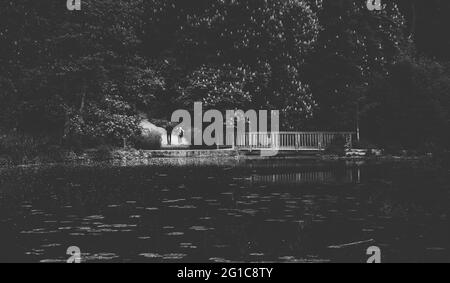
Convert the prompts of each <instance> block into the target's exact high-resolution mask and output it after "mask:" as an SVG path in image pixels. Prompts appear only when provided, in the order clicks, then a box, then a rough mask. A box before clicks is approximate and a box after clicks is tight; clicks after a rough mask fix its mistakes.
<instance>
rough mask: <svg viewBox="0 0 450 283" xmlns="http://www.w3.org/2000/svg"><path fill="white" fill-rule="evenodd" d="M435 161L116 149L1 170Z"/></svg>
mask: <svg viewBox="0 0 450 283" xmlns="http://www.w3.org/2000/svg"><path fill="white" fill-rule="evenodd" d="M431 159H433V156H432V155H411V156H395V155H380V156H337V155H333V154H326V153H323V152H289V153H287V152H280V154H279V155H277V156H273V157H261V156H260V155H258V154H255V152H242V151H241V152H239V151H237V150H233V149H221V150H216V149H214V150H114V151H112V152H110V153H108V154H105V153H100V152H99V151H94V150H87V151H84V152H82V153H80V154H75V153H73V152H70V153H68V154H66V155H65V156H64V157H63V158H62V159H60V160H43V159H39V158H36V159H35V160H32V161H30V162H24V163H20V164H14V163H8V164H0V169H12V168H31V167H40V166H41V167H48V166H50V167H51V166H88V167H89V166H92V167H95V166H105V167H107V166H113V167H116V166H117V167H135V166H234V165H238V164H239V163H242V162H246V161H249V162H253V161H258V160H261V161H271V160H272V161H274V162H280V161H283V160H284V161H291V162H292V161H298V162H300V163H301V162H305V163H307V162H313V163H320V162H324V163H327V162H340V161H341V162H349V163H355V164H358V163H367V162H417V161H424V160H431Z"/></svg>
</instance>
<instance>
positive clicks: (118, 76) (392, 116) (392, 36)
mask: <svg viewBox="0 0 450 283" xmlns="http://www.w3.org/2000/svg"><path fill="white" fill-rule="evenodd" d="M365 2H366V1H362V0H361V1H360V0H324V1H322V0H259V1H254V0H195V1H194V0H192V1H187V0H185V1H177V0H147V1H145V0H120V1H119V0H102V1H95V0H82V10H81V11H67V9H66V3H65V1H62V0H61V1H53V0H41V1H32V0H16V1H2V2H1V3H0V18H1V19H2V20H1V25H0V49H1V51H2V52H1V53H0V101H1V102H0V131H1V132H0V134H2V133H3V135H14V137H20V136H23V135H25V136H27V137H30V136H33V137H40V138H39V140H45V141H46V144H59V145H68V146H75V145H76V146H78V147H91V146H96V145H99V144H111V145H121V144H123V140H124V139H125V140H133V139H135V138H136V136H139V134H140V128H139V115H138V114H139V113H141V112H145V113H148V114H149V115H150V118H163V119H168V118H169V117H170V114H171V113H172V111H173V110H175V109H177V108H180V107H183V108H187V109H190V108H191V107H192V106H193V102H194V101H202V102H203V103H204V105H205V107H208V108H217V109H221V110H224V109H234V108H244V109H245V108H252V109H262V108H264V109H278V110H281V113H282V117H281V121H282V124H283V125H282V129H284V130H286V129H293V130H304V129H311V130H354V129H355V124H356V120H358V119H361V132H362V134H363V137H365V138H367V139H370V140H371V141H372V142H376V143H377V144H379V145H383V146H389V145H392V144H393V143H394V142H395V143H398V147H408V148H419V147H430V146H431V147H433V146H448V144H449V143H450V140H449V137H448V134H447V133H449V132H450V118H449V110H448V109H449V108H450V103H449V96H450V92H449V89H450V70H449V68H448V66H449V65H448V60H449V59H450V56H449V55H450V53H449V52H448V50H449V46H450V45H449V38H448V36H446V32H447V33H448V28H449V26H450V25H448V19H449V18H448V16H447V14H448V12H449V11H450V5H449V4H448V3H447V1H439V0H432V1H420V0H413V1H409V0H408V1H406V0H397V1H389V2H387V1H383V3H384V2H387V3H385V5H384V8H383V10H382V11H369V10H368V9H367V8H366V6H365ZM446 12H447V13H446ZM11 133H14V134H11ZM10 140H11V139H10ZM12 140H14V142H9V143H8V144H15V143H16V141H17V140H19V139H17V138H14V139H12ZM29 140H34V139H31V138H30V139H27V141H29ZM5 144H6V143H5ZM5 147H6V146H5ZM9 147H10V146H8V148H9Z"/></svg>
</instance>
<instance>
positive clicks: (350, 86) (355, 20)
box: [307, 0, 409, 130]
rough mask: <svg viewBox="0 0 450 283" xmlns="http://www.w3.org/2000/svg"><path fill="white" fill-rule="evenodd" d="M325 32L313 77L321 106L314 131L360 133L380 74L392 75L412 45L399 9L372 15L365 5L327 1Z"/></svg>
mask: <svg viewBox="0 0 450 283" xmlns="http://www.w3.org/2000/svg"><path fill="white" fill-rule="evenodd" d="M319 21H320V24H321V26H322V30H321V32H320V34H319V39H318V43H317V45H316V48H315V51H314V52H313V54H312V56H311V57H310V59H309V60H308V67H307V70H308V72H307V74H308V80H307V82H309V83H310V85H311V89H312V92H313V94H314V99H315V100H316V101H317V103H318V105H319V109H318V110H317V112H316V115H315V119H314V120H313V122H312V127H313V128H315V129H317V128H321V129H329V130H354V129H355V120H356V117H355V116H356V108H357V104H358V103H362V105H361V107H363V106H364V105H363V99H364V93H365V91H366V89H367V87H368V85H369V82H370V81H371V76H373V75H374V74H381V75H385V74H387V67H388V66H390V64H392V63H394V62H395V61H396V58H397V56H399V55H400V54H401V53H402V52H403V50H405V48H408V45H409V41H408V39H407V37H406V36H405V34H404V27H405V23H404V19H403V16H402V14H401V13H400V12H399V10H398V8H397V6H396V5H395V3H387V4H385V7H384V8H383V10H382V11H369V10H368V9H367V7H366V3H365V1H355V0H339V1H327V2H325V3H324V5H323V9H321V10H320V12H319Z"/></svg>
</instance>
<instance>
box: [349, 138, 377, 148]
mask: <svg viewBox="0 0 450 283" xmlns="http://www.w3.org/2000/svg"><path fill="white" fill-rule="evenodd" d="M352 147H353V148H356V149H376V148H378V147H377V146H376V145H375V144H373V143H371V142H369V141H368V140H364V139H361V140H359V141H354V142H353V144H352Z"/></svg>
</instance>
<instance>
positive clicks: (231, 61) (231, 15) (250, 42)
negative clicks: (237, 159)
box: [148, 0, 319, 126]
mask: <svg viewBox="0 0 450 283" xmlns="http://www.w3.org/2000/svg"><path fill="white" fill-rule="evenodd" d="M185 2H186V1H175V0H171V1H162V0H154V1H151V5H149V14H150V16H149V17H148V18H149V19H150V20H149V24H148V26H149V27H151V28H149V29H150V33H149V35H148V36H149V40H150V39H152V40H153V41H156V42H160V43H161V44H159V45H158V44H157V45H158V46H157V47H154V48H153V51H152V52H156V54H158V58H159V59H161V60H163V59H167V58H169V59H171V58H175V60H176V61H177V66H181V69H182V72H181V73H180V72H178V78H177V79H176V80H175V81H174V83H173V87H172V89H173V90H175V91H177V92H178V93H179V95H178V97H177V99H176V100H175V101H177V102H182V101H186V102H189V103H190V102H191V101H193V100H198V99H200V100H202V101H203V102H204V103H205V106H206V107H219V108H220V109H223V108H222V107H232V108H234V107H243V106H246V107H251V108H256V109H258V108H272V109H274V108H275V109H279V110H281V112H282V113H284V118H285V119H284V120H283V121H284V122H285V124H286V126H287V125H289V126H296V125H298V122H299V121H302V119H306V118H308V117H310V116H311V114H312V110H313V108H314V105H315V103H314V101H313V99H312V98H311V92H310V91H309V88H308V86H307V85H306V84H305V83H303V81H302V77H303V73H302V67H303V64H304V61H305V57H306V55H307V54H308V52H310V51H311V48H312V46H313V43H314V42H315V40H316V38H317V34H318V30H319V26H318V22H317V17H316V14H315V13H314V12H313V10H312V9H311V7H310V5H309V2H310V1H303V0H290V1H281V0H275V1H268V0H263V1H251V0H242V1H225V0H215V1H195V3H192V2H190V3H185ZM150 7H152V8H153V9H152V8H150ZM162 31H164V33H163V32H162ZM158 51H160V52H159V53H158ZM169 88H170V87H169ZM231 96H232V97H231ZM182 105H183V104H182ZM183 106H184V107H186V105H183ZM191 106H192V105H191ZM287 118H290V119H287Z"/></svg>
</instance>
